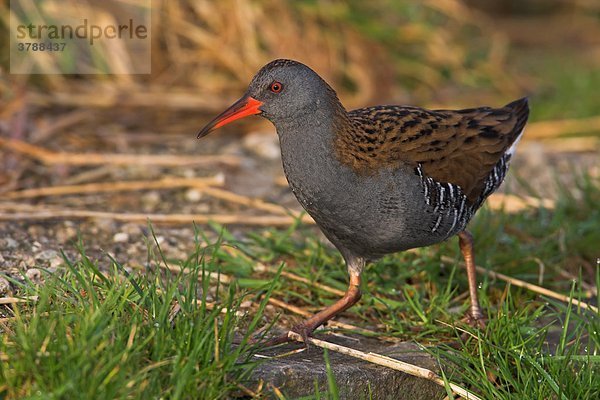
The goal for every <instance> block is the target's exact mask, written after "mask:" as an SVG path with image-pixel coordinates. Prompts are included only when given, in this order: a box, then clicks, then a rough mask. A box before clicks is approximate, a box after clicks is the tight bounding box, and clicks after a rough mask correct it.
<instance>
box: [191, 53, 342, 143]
mask: <svg viewBox="0 0 600 400" xmlns="http://www.w3.org/2000/svg"><path fill="white" fill-rule="evenodd" d="M320 108H325V109H327V108H329V109H334V110H338V109H339V110H343V107H342V105H341V104H340V102H339V100H338V98H337V95H336V93H335V91H334V90H333V89H332V88H331V87H330V86H329V85H328V84H327V82H325V81H324V80H323V79H322V78H321V77H320V76H319V75H317V73H316V72H314V71H313V70H312V69H310V68H309V67H307V66H306V65H304V64H302V63H299V62H297V61H293V60H284V59H280V60H274V61H271V62H270V63H268V64H267V65H265V66H264V67H262V68H261V69H260V71H258V73H257V74H256V75H255V76H254V78H252V81H251V82H250V85H249V86H248V90H247V91H246V94H244V96H242V98H241V99H239V100H238V101H237V102H235V103H234V104H233V105H232V106H231V107H229V108H228V109H227V110H225V111H224V112H223V113H221V114H220V115H218V116H217V117H216V118H215V119H213V120H212V121H211V122H210V123H209V124H208V125H206V126H205V127H204V128H203V129H202V130H201V131H200V133H198V138H201V137H203V136H206V135H207V134H209V133H210V132H211V131H213V130H215V129H217V128H220V127H221V126H223V125H226V124H228V123H230V122H232V121H235V120H236V119H240V118H243V117H246V116H248V115H261V116H263V117H265V118H267V119H269V120H270V121H271V122H273V123H274V124H275V125H278V124H279V123H285V122H287V121H289V120H296V119H298V118H311V117H312V114H314V113H315V112H316V111H317V110H318V109H320Z"/></svg>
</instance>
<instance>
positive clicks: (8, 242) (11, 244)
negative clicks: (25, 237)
mask: <svg viewBox="0 0 600 400" xmlns="http://www.w3.org/2000/svg"><path fill="white" fill-rule="evenodd" d="M17 246H19V243H18V242H17V241H16V240H15V239H13V238H9V237H7V238H4V247H5V248H7V249H16V248H17Z"/></svg>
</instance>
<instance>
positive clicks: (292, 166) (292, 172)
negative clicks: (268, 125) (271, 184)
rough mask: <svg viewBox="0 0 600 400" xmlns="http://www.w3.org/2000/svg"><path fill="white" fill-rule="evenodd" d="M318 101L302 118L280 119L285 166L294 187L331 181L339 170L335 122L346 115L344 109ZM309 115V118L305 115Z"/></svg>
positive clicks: (278, 132) (279, 134)
mask: <svg viewBox="0 0 600 400" xmlns="http://www.w3.org/2000/svg"><path fill="white" fill-rule="evenodd" d="M329 105H330V106H329V107H328V106H326V105H323V104H319V103H316V104H315V107H314V108H313V109H311V110H304V111H305V112H303V113H302V114H303V116H304V117H303V118H294V119H288V120H282V121H277V122H276V123H275V126H276V128H277V134H278V136H279V141H280V145H281V156H282V160H283V168H284V170H285V173H286V176H287V177H288V181H290V185H291V186H292V189H295V188H294V186H299V185H303V186H304V187H306V185H311V186H312V185H321V184H329V183H330V182H331V179H335V177H336V176H337V175H338V174H339V173H340V168H342V166H341V164H340V163H339V161H338V160H337V158H336V154H335V150H334V147H333V146H334V138H335V129H336V128H335V126H336V121H339V119H340V118H344V117H345V111H344V110H343V108H341V105H340V106H339V107H340V108H341V109H340V108H336V107H331V103H330V104H329ZM306 116H308V118H307V117H306Z"/></svg>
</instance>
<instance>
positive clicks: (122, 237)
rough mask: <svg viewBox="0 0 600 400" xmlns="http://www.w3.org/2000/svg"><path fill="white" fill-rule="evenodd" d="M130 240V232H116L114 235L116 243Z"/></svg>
mask: <svg viewBox="0 0 600 400" xmlns="http://www.w3.org/2000/svg"><path fill="white" fill-rule="evenodd" d="M128 241H129V234H128V233H125V232H118V233H115V235H114V236H113V242H115V243H125V242H128Z"/></svg>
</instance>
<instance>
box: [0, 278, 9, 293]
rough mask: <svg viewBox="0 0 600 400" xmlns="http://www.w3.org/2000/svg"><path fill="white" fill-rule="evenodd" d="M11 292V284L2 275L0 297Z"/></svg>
mask: <svg viewBox="0 0 600 400" xmlns="http://www.w3.org/2000/svg"><path fill="white" fill-rule="evenodd" d="M9 290H10V282H9V281H8V279H6V278H5V277H3V276H1V275H0V295H5V294H6V293H8V292H9Z"/></svg>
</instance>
